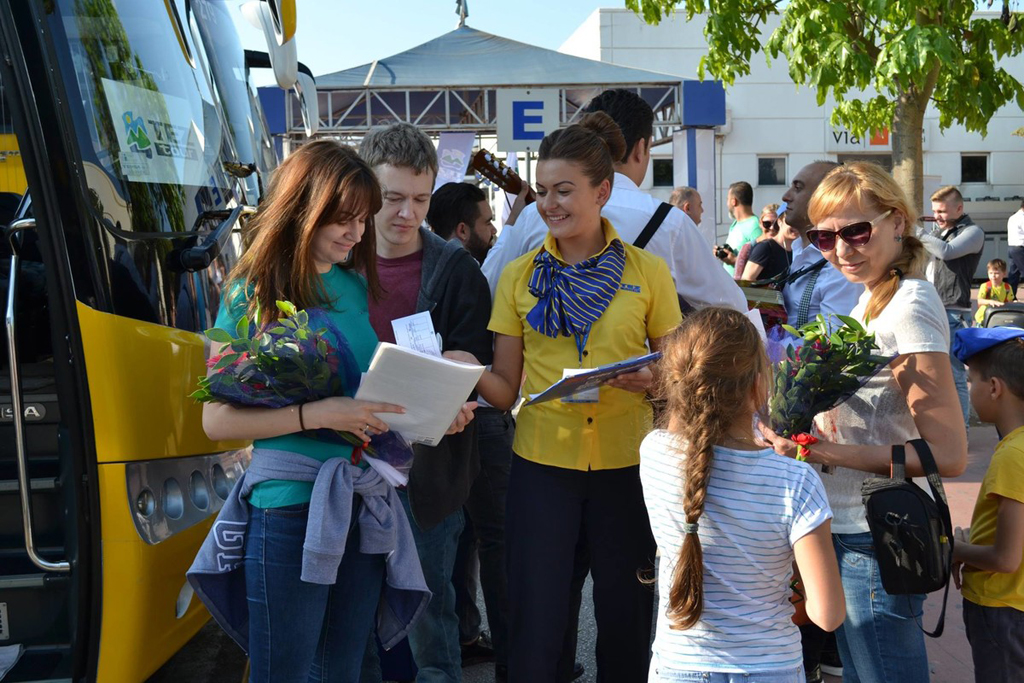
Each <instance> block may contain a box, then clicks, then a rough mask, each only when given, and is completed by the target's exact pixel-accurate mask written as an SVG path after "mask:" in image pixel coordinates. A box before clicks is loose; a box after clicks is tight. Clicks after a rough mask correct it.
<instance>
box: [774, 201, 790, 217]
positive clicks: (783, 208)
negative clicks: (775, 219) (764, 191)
mask: <svg viewBox="0 0 1024 683" xmlns="http://www.w3.org/2000/svg"><path fill="white" fill-rule="evenodd" d="M787 208H789V205H788V204H786V202H779V208H777V209H776V210H775V215H776V216H781V215H782V214H784V213H786V209H787Z"/></svg>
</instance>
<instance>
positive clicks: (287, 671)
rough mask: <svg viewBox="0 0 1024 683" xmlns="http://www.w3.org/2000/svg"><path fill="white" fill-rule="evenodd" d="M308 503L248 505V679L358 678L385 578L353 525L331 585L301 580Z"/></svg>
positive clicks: (301, 682) (380, 562)
mask: <svg viewBox="0 0 1024 683" xmlns="http://www.w3.org/2000/svg"><path fill="white" fill-rule="evenodd" d="M308 517H309V504H308V503H307V504H303V505H291V506H288V507H283V508H267V509H261V508H257V507H250V508H249V530H248V533H247V535H246V539H245V583H246V597H247V601H248V604H249V657H250V660H251V673H250V678H249V680H250V681H251V682H252V683H271V682H272V683H290V682H294V683H307V681H311V682H316V681H331V682H332V683H334V682H335V681H338V682H343V683H357V682H358V681H359V670H360V665H361V662H362V660H363V652H364V650H365V649H366V641H367V639H368V638H369V635H370V632H371V629H372V625H373V617H374V614H375V613H376V611H377V605H378V603H379V602H380V595H381V587H382V585H383V580H384V561H385V556H384V555H364V554H363V553H361V552H359V527H358V526H354V527H353V528H352V530H351V531H350V532H349V536H348V545H347V546H346V548H345V555H344V557H343V558H342V561H341V566H340V567H338V579H337V581H336V582H335V583H334V584H333V585H330V586H324V585H319V584H315V583H306V582H304V581H302V580H300V578H299V577H300V575H301V572H302V544H303V541H304V540H305V537H306V520H307V518H308Z"/></svg>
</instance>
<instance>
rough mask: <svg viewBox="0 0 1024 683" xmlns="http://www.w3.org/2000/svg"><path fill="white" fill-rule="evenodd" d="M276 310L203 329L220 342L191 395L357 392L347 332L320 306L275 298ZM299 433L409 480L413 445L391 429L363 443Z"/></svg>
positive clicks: (250, 402) (332, 433)
mask: <svg viewBox="0 0 1024 683" xmlns="http://www.w3.org/2000/svg"><path fill="white" fill-rule="evenodd" d="M277 308H278V309H279V310H280V311H281V313H282V314H284V315H283V317H282V318H280V319H279V320H276V321H274V322H273V323H271V324H270V325H261V324H260V322H259V317H258V316H257V317H256V319H255V320H253V321H251V322H250V320H249V319H248V318H245V317H243V318H242V319H241V320H239V322H238V326H237V327H236V328H235V336H232V335H231V334H230V333H228V332H226V331H224V330H221V329H217V328H214V329H210V330H207V331H206V336H207V337H208V338H209V339H210V341H213V342H217V343H220V344H225V345H226V346H225V348H224V352H223V353H221V354H218V355H215V356H212V357H211V358H210V359H209V361H207V365H208V367H210V368H211V369H212V370H213V372H211V373H210V374H208V375H206V376H204V377H200V378H199V388H198V389H197V390H196V391H194V392H193V393H192V394H190V396H191V398H193V399H195V400H196V401H197V402H201V403H205V402H210V401H216V402H221V403H229V404H232V405H236V406H244V407H264V408H282V407H284V406H290V405H298V404H301V403H307V402H309V401H316V400H319V399H322V398H327V397H329V396H344V395H346V390H348V392H347V394H348V395H352V394H354V393H355V389H356V387H358V385H359V381H360V378H361V373H360V371H359V366H358V365H357V363H356V359H355V356H354V355H353V353H352V350H351V348H349V345H348V342H347V341H346V340H345V335H344V334H342V333H341V332H340V331H339V330H338V329H337V327H335V326H334V325H333V324H332V323H331V321H330V319H329V318H328V317H327V314H326V313H325V312H324V311H323V310H321V309H318V308H310V309H306V310H301V311H300V310H297V309H296V307H295V305H294V304H292V303H290V302H288V301H278V302H277ZM303 435H304V436H307V437H310V438H315V439H321V440H325V441H329V442H334V443H338V444H349V445H351V446H353V447H354V450H353V453H352V460H353V463H358V462H359V460H360V459H361V458H362V457H363V455H365V456H366V457H367V461H368V462H369V463H370V465H371V466H373V467H374V468H375V469H378V470H381V474H382V475H384V476H385V478H387V479H388V480H389V481H392V483H400V484H405V483H407V482H408V472H409V469H410V468H411V467H412V455H413V451H412V448H411V447H410V446H409V444H408V443H406V441H405V440H404V439H403V438H402V437H401V435H399V434H398V433H397V432H391V431H388V432H384V433H383V434H378V435H375V436H374V437H373V438H372V439H371V440H370V442H369V443H363V441H362V439H360V438H359V437H357V436H356V435H355V434H351V433H349V432H340V431H336V430H333V429H315V430H306V431H305V432H303ZM382 463H383V464H385V465H386V466H382ZM389 470H394V472H391V471H389ZM395 474H397V475H398V476H394V475H395ZM389 475H391V476H389Z"/></svg>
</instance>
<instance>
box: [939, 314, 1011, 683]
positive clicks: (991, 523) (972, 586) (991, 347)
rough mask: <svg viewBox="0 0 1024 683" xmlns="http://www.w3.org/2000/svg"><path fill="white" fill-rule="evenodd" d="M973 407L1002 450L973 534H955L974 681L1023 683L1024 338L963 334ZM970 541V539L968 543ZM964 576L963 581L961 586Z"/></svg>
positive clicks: (958, 341)
mask: <svg viewBox="0 0 1024 683" xmlns="http://www.w3.org/2000/svg"><path fill="white" fill-rule="evenodd" d="M953 353H955V354H956V357H957V358H959V359H960V360H961V361H962V362H964V363H966V364H967V365H968V366H969V368H968V377H969V378H970V381H971V405H973V406H974V409H975V410H976V411H977V412H978V417H979V418H980V419H981V421H982V422H991V423H993V424H995V426H996V429H997V430H998V432H999V435H1000V436H1001V437H1002V441H1000V442H999V445H998V446H996V451H995V453H994V454H993V455H992V461H991V462H990V463H989V466H988V471H987V472H986V473H985V478H984V480H982V482H981V490H980V491H979V492H978V501H977V503H975V505H974V514H973V515H972V516H971V527H970V529H968V530H963V529H960V528H959V527H958V528H957V529H956V540H955V542H954V544H953V561H954V563H955V564H954V567H953V579H954V583H955V584H956V586H957V587H958V588H960V589H961V591H962V592H963V596H964V625H965V626H966V628H967V640H969V641H970V643H971V652H972V654H973V657H974V680H975V681H978V682H979V683H980V682H981V681H984V683H999V682H1000V681H1006V682H1009V681H1021V680H1024V566H1022V562H1021V560H1022V558H1024V330H1022V329H1020V328H1016V327H993V328H972V329H966V330H958V331H957V333H956V338H955V341H954V344H953ZM968 536H969V537H968ZM961 571H962V578H961Z"/></svg>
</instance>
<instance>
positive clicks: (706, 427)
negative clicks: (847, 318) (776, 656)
mask: <svg viewBox="0 0 1024 683" xmlns="http://www.w3.org/2000/svg"><path fill="white" fill-rule="evenodd" d="M664 354H665V356H664V360H663V361H662V370H661V377H662V386H661V394H662V396H663V397H664V398H665V399H666V400H667V405H666V408H667V410H666V417H667V419H668V429H669V431H671V432H674V433H676V434H678V435H679V436H680V437H682V439H683V440H684V442H685V444H686V454H685V461H684V463H685V464H684V472H683V481H684V482H685V483H684V490H683V501H684V502H683V512H684V514H685V526H684V529H683V530H684V539H683V543H682V547H681V548H680V551H679V558H678V560H677V562H676V566H675V571H674V572H673V575H672V586H671V589H670V592H669V608H668V614H667V616H668V618H669V620H670V621H671V622H672V628H675V629H688V628H691V627H693V626H694V625H695V624H696V623H697V622H698V621H699V620H700V617H701V614H702V613H703V611H704V553H703V549H702V547H701V542H700V537H699V536H698V535H697V533H696V528H697V526H698V523H699V521H700V519H701V517H702V516H703V514H704V503H705V501H706V499H707V490H708V484H709V483H710V480H711V468H712V464H713V462H714V446H715V444H717V443H721V442H722V441H723V440H724V439H725V438H726V436H727V435H728V432H729V429H730V427H731V426H732V425H733V423H734V421H735V420H736V417H737V414H738V412H737V411H741V412H742V410H743V407H744V406H746V405H749V401H750V396H751V390H752V387H754V386H759V387H762V388H765V387H767V386H768V378H769V377H770V374H769V372H770V371H769V367H768V360H767V357H766V356H765V353H764V349H763V347H762V345H761V340H760V337H759V336H758V334H757V331H756V330H755V329H754V326H753V325H752V324H751V323H750V321H749V320H747V319H746V317H745V316H743V314H741V313H738V312H736V311H732V310H728V309H723V308H708V309H704V310H702V311H699V312H698V313H696V314H694V315H692V316H689V317H688V318H687V319H686V320H685V321H684V322H683V324H682V325H681V326H680V328H679V330H678V331H677V333H676V335H675V336H674V337H673V339H672V340H671V341H670V342H669V343H668V344H667V345H666V348H665V352H664Z"/></svg>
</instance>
